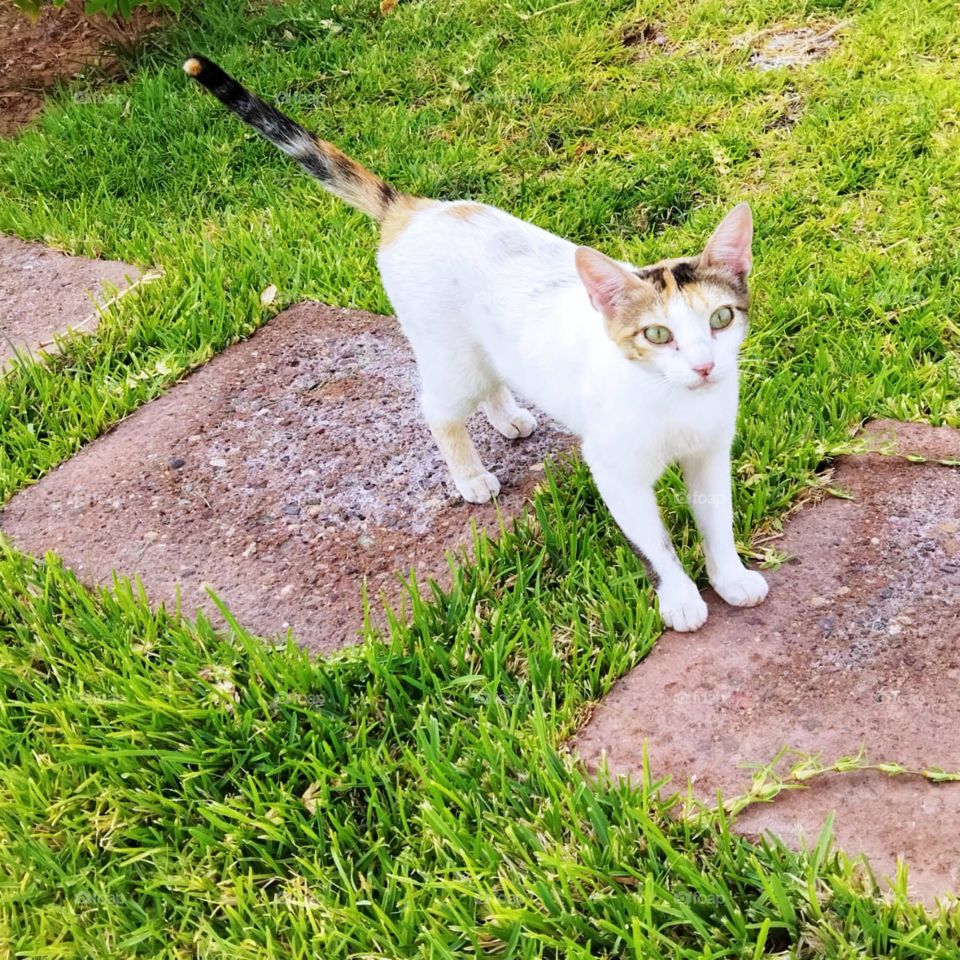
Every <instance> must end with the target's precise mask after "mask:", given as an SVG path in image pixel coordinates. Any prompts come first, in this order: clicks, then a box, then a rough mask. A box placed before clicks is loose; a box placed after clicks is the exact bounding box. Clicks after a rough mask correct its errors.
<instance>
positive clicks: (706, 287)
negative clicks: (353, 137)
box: [184, 57, 767, 630]
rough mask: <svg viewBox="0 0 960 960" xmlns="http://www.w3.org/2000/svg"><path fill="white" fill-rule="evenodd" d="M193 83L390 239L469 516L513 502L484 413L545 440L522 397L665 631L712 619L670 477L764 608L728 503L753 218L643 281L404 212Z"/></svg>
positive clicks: (251, 111)
mask: <svg viewBox="0 0 960 960" xmlns="http://www.w3.org/2000/svg"><path fill="white" fill-rule="evenodd" d="M184 70H185V71H186V72H187V73H188V74H189V75H190V76H191V77H193V78H194V79H195V80H197V81H198V82H199V83H201V84H202V85H203V86H204V87H206V88H207V89H208V90H209V91H210V92H211V93H213V95H214V96H216V97H217V98H218V99H219V100H221V101H222V102H223V103H224V104H225V105H226V106H227V107H228V108H229V109H230V110H232V111H233V112H234V113H235V114H237V116H239V117H240V118H241V119H242V120H245V121H246V122H247V123H249V124H251V125H252V126H253V127H255V128H256V129H257V130H258V131H259V132H260V133H261V134H262V135H263V136H264V137H266V139H267V140H269V141H270V142H271V143H273V144H275V145H276V146H277V147H279V148H280V149H281V150H282V151H283V152H284V153H286V154H288V155H289V156H291V157H292V158H293V159H295V160H297V161H298V162H299V163H300V164H301V165H302V166H303V167H305V168H306V169H307V170H308V171H309V172H310V173H312V174H313V175H314V176H315V177H317V178H318V179H319V180H320V182H321V184H322V185H323V186H324V187H325V188H326V189H327V190H329V191H330V192H331V193H333V194H335V195H336V196H338V197H340V198H341V199H343V200H345V201H346V202H347V203H349V204H351V205H352V206H354V207H356V208H358V209H359V210H362V211H363V212H364V213H366V214H368V215H369V216H371V217H373V218H374V219H375V220H378V221H379V222H380V224H381V228H382V241H381V245H380V251H379V256H378V262H379V266H380V273H381V276H382V278H383V285H384V288H385V290H386V292H387V295H388V296H389V298H390V301H391V303H392V304H393V307H394V309H395V310H396V314H397V319H398V320H399V322H400V325H401V327H402V328H403V331H404V333H405V334H406V336H407V338H408V339H409V341H410V343H411V345H412V347H413V352H414V354H415V356H416V360H417V366H418V369H419V373H420V379H421V383H422V386H421V395H420V403H421V406H422V408H423V413H424V416H425V417H426V420H427V423H428V424H429V426H430V430H431V432H432V433H433V436H434V438H435V439H436V442H437V446H438V447H439V449H440V452H441V453H442V454H443V458H444V460H445V461H446V463H447V466H448V467H449V468H450V473H451V476H452V478H453V482H454V483H455V484H456V487H457V490H459V491H460V494H461V495H462V496H463V498H464V499H465V500H469V501H470V502H471V503H483V502H485V501H487V500H489V499H490V498H491V497H493V496H496V494H497V493H498V492H499V490H500V484H499V482H498V481H497V478H496V477H495V476H494V475H493V474H492V473H490V472H489V471H488V470H487V469H486V468H485V467H484V465H483V463H482V462H481V461H480V457H479V456H478V454H477V451H476V448H475V447H474V445H473V442H472V441H471V439H470V436H469V435H468V433H467V429H466V426H465V422H466V420H467V418H468V417H469V416H471V415H472V414H473V413H474V412H475V411H476V410H477V408H478V407H479V408H480V409H482V410H483V412H484V413H485V414H486V416H487V419H488V420H489V421H490V423H491V424H492V425H493V426H494V428H496V429H497V430H498V431H499V432H500V433H502V434H503V435H504V436H505V437H509V438H516V437H526V436H529V435H530V434H531V433H532V432H533V430H534V428H535V427H536V425H537V421H536V420H535V418H534V417H533V415H532V414H531V413H530V411H529V410H525V409H524V408H523V407H521V406H519V405H518V403H517V401H516V400H515V399H514V395H513V393H512V392H511V388H512V387H515V388H516V389H518V390H519V391H521V392H522V393H523V395H524V396H526V397H529V398H530V400H532V401H533V402H534V403H536V405H537V406H538V407H539V408H540V409H542V410H544V411H545V412H546V413H548V414H549V415H550V416H552V417H554V418H555V419H556V420H558V421H559V422H560V423H562V424H564V425H565V426H566V427H567V428H569V429H570V430H571V431H572V432H574V433H575V434H577V436H579V437H580V438H581V440H582V444H583V456H584V458H585V460H586V462H587V463H588V465H589V466H590V469H591V471H592V473H593V477H594V479H595V481H596V483H597V487H598V489H599V491H600V493H601V495H602V496H603V499H604V500H605V501H606V503H607V506H608V507H609V508H610V511H611V512H612V514H613V516H614V518H615V519H616V521H617V523H618V524H619V525H620V527H621V528H622V530H623V532H624V533H625V534H626V536H627V537H628V538H629V539H630V541H631V542H632V543H633V545H634V546H635V547H636V549H637V550H639V551H640V552H641V554H642V555H643V557H644V559H645V561H646V563H647V567H648V569H649V570H650V573H651V578H652V580H653V582H654V585H655V587H656V591H657V596H658V598H659V603H660V614H661V617H662V618H663V621H664V623H665V624H666V625H667V626H672V627H673V628H674V629H676V630H696V629H697V628H698V627H700V626H701V625H702V624H703V622H704V621H705V620H706V617H707V607H706V604H705V603H704V602H703V599H702V598H701V596H700V592H699V590H698V589H697V587H696V585H695V584H694V582H693V581H692V580H691V579H690V577H689V576H688V575H687V574H686V572H685V571H684V569H683V567H682V566H681V564H680V562H679V560H678V559H677V555H676V553H675V552H674V549H673V546H672V544H671V542H670V540H669V538H668V536H667V533H666V530H665V529H664V526H663V523H662V521H661V519H660V514H659V511H658V509H657V503H656V500H655V498H654V484H655V483H656V481H657V479H658V477H659V476H660V475H661V474H662V473H663V470H664V468H665V467H666V466H667V465H668V464H670V463H674V462H677V463H679V464H680V466H681V468H682V470H683V474H684V478H685V481H686V484H687V493H688V497H689V501H690V505H691V507H692V509H693V513H694V515H695V517H696V520H697V524H698V526H699V527H700V530H701V532H702V533H703V540H704V552H705V555H706V563H707V575H708V577H709V579H710V583H711V584H712V585H713V587H714V589H715V590H716V591H717V593H719V594H720V596H721V597H723V599H724V600H726V601H727V603H731V604H734V605H736V606H752V605H753V604H757V603H760V601H762V600H763V598H764V597H765V596H766V593H767V583H766V581H765V580H764V578H763V576H762V575H761V574H760V573H758V572H756V571H752V570H748V569H746V568H745V567H744V566H743V564H742V563H741V561H740V558H739V556H738V555H737V550H736V547H735V545H734V539H733V530H732V525H733V509H732V500H731V489H730V445H731V441H732V439H733V434H734V425H735V421H736V414H737V389H738V386H737V381H738V373H737V354H738V351H739V348H740V344H741V342H742V341H743V338H744V335H745V334H746V330H747V303H748V300H747V274H748V273H749V272H750V267H751V262H752V260H751V240H752V232H753V227H752V220H751V216H750V209H749V207H748V206H747V205H746V204H745V203H741V204H739V205H738V206H736V207H734V208H733V210H731V211H730V213H729V214H727V216H726V218H725V219H724V220H723V221H722V222H721V223H720V225H719V226H718V227H717V228H716V230H715V231H714V233H713V235H712V236H711V237H710V239H709V240H708V242H707V245H706V247H704V249H703V251H702V252H701V253H700V254H698V255H697V256H693V257H683V258H679V259H673V260H664V261H661V262H660V263H656V264H654V265H653V266H648V267H642V268H638V267H635V266H633V265H632V264H629V263H623V262H620V261H616V260H611V259H610V258H609V257H606V256H604V255H603V254H602V253H599V252H598V251H596V250H593V249H591V248H590V247H578V246H576V245H575V244H573V243H570V242H569V241H567V240H564V239H561V238H560V237H557V236H554V235H553V234H550V233H547V232H546V231H545V230H541V229H540V228H539V227H535V226H533V225H531V224H529V223H525V222H524V221H522V220H518V219H516V218H515V217H512V216H510V215H509V214H507V213H504V212H503V211H501V210H498V209H496V208H495V207H489V206H486V205H484V204H480V203H473V202H466V201H453V202H445V201H444V202H441V201H435V200H427V199H423V198H421V197H412V196H409V195H407V194H404V193H402V192H400V191H399V190H397V189H395V188H394V187H392V186H390V185H389V184H387V183H384V181H382V180H381V179H380V178H379V177H377V176H375V175H374V174H373V173H371V172H370V171H369V170H366V169H365V168H364V167H362V166H360V164H358V163H357V162H356V161H354V160H352V159H350V158H349V157H347V156H346V155H344V154H343V153H341V151H340V150H338V149H337V148H336V147H334V146H333V145H332V144H329V143H327V142H326V141H324V140H320V139H319V138H317V137H316V136H314V135H313V134H312V133H310V132H309V131H307V130H305V129H304V128H303V127H301V126H300V125H299V124H297V123H295V122H294V121H293V120H291V119H289V118H288V117H286V116H284V115H283V114H281V113H280V112H278V111H277V110H276V109H275V108H274V107H272V106H270V105H269V104H267V103H264V102H263V101H262V100H260V99H259V98H258V97H256V96H254V95H253V94H251V93H250V92H249V91H247V90H245V89H244V88H243V87H242V86H240V84H239V83H237V82H236V81H235V80H234V79H233V78H232V77H229V76H228V75H227V74H226V73H224V72H223V70H221V69H220V67H218V66H217V65H216V64H214V63H211V62H210V61H209V60H206V59H204V58H202V57H191V58H190V59H189V60H187V61H186V63H185V64H184Z"/></svg>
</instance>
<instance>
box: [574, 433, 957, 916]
mask: <svg viewBox="0 0 960 960" xmlns="http://www.w3.org/2000/svg"><path fill="white" fill-rule="evenodd" d="M868 437H869V439H870V440H871V442H873V443H875V444H876V445H877V446H878V447H881V448H886V449H890V448H891V445H895V447H896V449H898V450H900V451H901V452H902V453H916V454H919V455H921V456H925V457H930V458H940V459H958V458H960V431H956V430H949V429H946V428H940V429H938V430H933V429H931V428H929V427H923V426H917V425H913V424H895V423H890V422H888V421H883V422H878V423H875V424H871V425H870V427H869V429H868ZM834 483H835V484H836V487H837V488H841V489H843V490H845V491H847V492H848V493H849V494H850V495H851V496H852V499H849V500H848V499H840V498H833V497H831V498H829V499H827V500H825V501H824V502H822V503H820V504H818V505H816V506H811V507H808V508H805V509H802V510H801V511H799V512H798V513H797V514H796V515H795V516H794V517H793V518H792V519H791V520H790V521H789V523H788V525H787V528H786V530H785V535H784V537H783V539H782V541H780V542H779V543H778V548H780V549H783V550H785V551H787V552H788V553H789V554H790V555H791V557H792V559H791V560H790V561H789V562H788V563H786V564H784V565H783V566H782V567H781V568H780V569H779V570H777V571H775V572H771V573H770V574H769V580H770V587H771V589H770V596H769V597H768V599H767V601H766V603H764V604H763V605H762V606H760V607H757V608H755V609H752V610H735V609H733V608H730V607H727V606H726V605H725V604H723V603H722V602H720V601H719V599H718V598H716V597H714V596H711V597H710V599H709V605H710V619H709V620H708V621H707V625H706V626H705V628H704V629H702V630H701V631H699V632H698V633H696V634H684V635H680V634H675V633H666V634H664V635H663V637H662V638H661V639H660V641H659V642H658V643H657V645H656V647H655V648H654V650H653V651H652V652H651V654H650V655H649V656H648V657H647V658H646V659H645V660H644V661H643V662H642V663H641V664H640V665H639V666H638V667H637V668H636V669H635V670H633V671H632V672H631V673H630V674H629V675H628V676H627V677H625V678H624V679H623V680H622V681H621V682H620V683H618V684H617V686H616V687H615V688H614V690H613V692H612V693H611V694H610V696H609V697H608V698H607V699H606V700H605V701H604V702H603V703H602V704H601V705H600V706H599V707H598V709H597V711H596V712H595V714H594V715H593V717H592V719H591V720H590V722H589V723H587V724H586V725H585V727H584V728H583V729H582V730H581V731H580V732H579V734H578V735H577V737H576V738H575V740H574V743H573V745H574V746H575V748H576V749H577V750H578V751H579V753H580V755H581V756H582V758H583V759H584V761H585V762H586V763H587V764H588V765H589V766H591V767H594V768H595V767H596V765H597V764H598V763H599V762H600V760H601V757H602V756H603V755H606V757H607V760H608V762H609V764H610V769H611V771H612V772H614V773H617V774H628V775H631V776H632V777H633V778H634V779H637V780H639V778H640V776H641V770H642V762H643V754H642V752H643V747H644V743H646V744H647V745H648V749H649V757H650V765H651V771H652V774H653V776H655V777H662V776H667V775H669V776H670V777H671V778H672V784H671V787H670V788H669V789H671V790H673V789H678V790H680V791H681V792H682V791H683V790H684V789H685V786H686V784H687V783H688V782H690V783H691V784H692V789H693V794H694V796H695V797H696V798H698V799H700V800H701V801H703V802H704V803H710V804H712V803H713V802H714V801H715V799H716V793H717V791H720V792H721V793H722V794H723V796H724V797H733V796H738V795H741V794H744V793H746V792H747V790H748V788H749V785H750V778H751V772H750V770H748V769H745V768H744V765H745V764H766V763H768V762H770V761H771V760H772V759H773V758H774V757H775V756H776V755H777V752H778V751H779V750H780V749H781V747H784V746H787V747H791V748H794V749H796V750H798V751H800V752H801V753H804V754H818V755H820V757H821V759H822V761H823V762H824V763H827V764H829V763H832V762H833V761H835V760H837V759H838V758H840V757H844V756H854V755H856V754H857V753H858V752H859V751H860V750H861V748H863V749H865V751H866V753H867V755H868V757H869V758H870V759H871V760H872V761H896V762H899V763H902V764H904V765H906V766H908V767H910V768H919V769H928V768H931V767H940V768H942V769H944V770H949V771H960V696H958V692H960V470H958V469H957V468H951V467H947V466H941V465H938V464H936V463H934V462H932V461H930V462H926V463H912V462H908V461H906V460H904V459H902V458H898V457H893V456H884V455H879V454H876V453H868V454H865V455H859V456H850V457H843V458H841V460H840V462H839V464H838V466H837V470H836V474H835V478H834ZM795 759H796V758H794V762H795ZM784 772H785V770H784ZM830 811H836V823H835V835H836V841H837V845H838V846H839V847H840V848H841V849H843V850H845V851H846V852H847V853H848V854H850V855H852V856H855V855H859V854H861V853H862V854H865V855H866V856H867V858H868V860H869V862H870V863H871V864H872V866H873V868H874V870H875V872H876V873H877V874H878V876H880V877H892V876H893V875H894V874H895V869H896V860H897V858H898V857H902V858H903V859H904V860H905V861H906V862H907V864H908V865H909V867H910V889H911V892H912V894H913V895H914V896H916V897H918V898H922V899H926V900H932V899H933V898H934V897H936V896H938V895H943V894H947V893H953V894H955V895H956V894H958V893H960V783H945V784H933V783H930V782H928V781H927V780H925V779H923V778H920V777H911V776H901V777H896V778H894V777H891V776H887V775H884V774H881V773H871V772H861V773H855V774H845V775H829V774H828V775H825V776H823V777H821V778H817V779H814V780H813V781H811V782H810V786H809V787H808V788H807V789H803V790H797V791H789V792H785V793H782V794H780V796H779V797H778V798H777V799H776V800H775V801H774V802H773V803H769V804H761V805H757V806H753V807H750V808H748V809H747V810H746V811H745V812H744V813H742V814H741V815H740V817H739V818H738V819H737V820H736V821H735V824H734V825H735V828H736V829H738V830H740V831H742V832H743V833H745V834H748V835H757V834H760V833H763V832H765V831H768V830H769V831H772V832H773V833H775V834H777V835H779V836H780V837H781V838H782V839H784V840H785V841H786V842H788V843H792V844H799V843H801V842H803V838H806V840H807V842H809V843H811V844H812V843H815V842H816V840H817V837H818V835H819V831H820V828H821V826H822V824H823V821H824V819H825V817H826V816H827V814H828V813H829V812H830Z"/></svg>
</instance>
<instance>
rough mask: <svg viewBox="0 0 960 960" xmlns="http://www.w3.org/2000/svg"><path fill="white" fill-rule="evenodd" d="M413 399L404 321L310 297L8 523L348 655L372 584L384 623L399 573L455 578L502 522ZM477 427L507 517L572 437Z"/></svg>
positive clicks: (33, 496)
mask: <svg viewBox="0 0 960 960" xmlns="http://www.w3.org/2000/svg"><path fill="white" fill-rule="evenodd" d="M415 394H416V367H415V364H414V360H413V356H412V354H411V352H410V349H409V347H408V345H407V343H406V341H405V340H404V338H403V335H402V333H401V332H400V330H399V328H398V327H397V325H396V322H395V321H394V320H393V319H392V318H389V317H378V316H373V315H371V314H367V313H361V312H358V311H344V310H335V309H332V308H330V307H326V306H323V305H322V304H316V303H303V304H299V305H297V306H295V307H292V308H291V309H289V310H286V311H284V312H283V313H282V314H280V315H279V316H277V317H275V318H274V319H273V320H271V321H270V322H269V323H268V324H267V325H266V326H265V327H264V328H262V329H261V330H260V331H258V332H257V333H256V334H255V335H254V336H253V337H251V338H250V339H249V340H247V341H246V342H244V343H241V344H238V345H236V346H234V347H232V348H230V349H229V350H227V351H225V352H224V353H222V354H220V355H219V356H217V357H215V358H214V359H213V360H212V361H210V363H208V364H207V365H206V366H205V367H203V368H202V369H200V370H198V371H197V372H196V373H195V374H193V375H192V376H190V377H189V378H188V379H187V380H185V381H184V382H183V383H181V384H179V385H178V386H176V387H175V388H174V389H172V390H171V391H170V392H169V393H167V394H165V395H164V396H162V397H160V398H159V399H157V400H155V401H153V402H152V403H150V404H148V405H146V406H145V407H143V408H141V409H140V410H139V411H137V412H136V413H135V414H134V415H133V416H132V417H130V418H129V419H128V420H126V421H124V422H123V423H122V424H120V425H119V426H118V427H117V428H115V429H114V430H113V431H112V432H111V433H109V434H107V435H105V436H103V437H100V438H99V439H98V440H96V441H94V442H93V443H91V444H90V445H89V446H88V447H86V448H84V449H83V450H82V451H81V452H80V453H79V454H77V456H75V457H74V458H73V459H72V460H70V461H69V462H68V463H65V464H63V465H62V466H61V467H59V468H58V469H57V470H55V471H54V472H53V473H51V474H50V475H49V476H47V477H45V478H44V479H43V480H41V481H40V482H39V483H37V484H36V485H35V486H33V487H30V488H28V489H26V490H24V491H22V492H21V493H19V494H18V495H17V496H15V497H14V498H13V499H12V500H11V501H10V502H9V503H8V505H7V506H6V508H5V509H4V510H3V511H2V512H0V530H2V531H3V532H4V533H5V534H7V535H8V536H9V537H10V538H11V539H12V540H13V541H14V543H16V545H17V546H19V547H20V548H21V549H24V550H27V551H30V552H33V553H38V554H42V553H43V552H44V551H46V550H53V551H55V552H56V553H58V554H59V555H60V556H61V557H63V559H64V560H65V562H66V563H67V564H68V565H69V566H71V567H72V568H73V569H75V570H76V571H77V572H78V573H79V574H80V576H81V577H83V578H84V579H85V580H86V581H88V582H91V583H98V584H108V583H109V582H110V581H111V578H112V575H113V571H114V570H116V571H118V572H119V573H121V574H125V575H127V576H134V575H137V576H139V577H140V578H141V579H142V581H143V583H144V585H145V587H146V590H147V593H148V595H149V596H150V598H151V599H152V600H153V601H154V602H157V603H159V602H164V603H167V604H171V603H173V602H174V601H175V599H176V596H177V593H178V591H179V593H180V596H181V598H182V603H183V608H184V610H185V611H187V612H193V611H194V610H196V609H203V610H205V611H206V612H207V613H208V614H210V615H211V616H214V618H215V619H216V618H217V614H216V609H215V607H214V605H213V604H212V602H211V601H210V599H209V596H208V595H207V591H206V587H207V586H209V587H211V588H212V589H213V590H214V591H215V592H216V593H217V595H218V596H219V597H220V598H221V599H222V600H223V601H225V602H226V603H227V604H228V606H229V607H230V608H231V609H232V611H233V612H234V614H235V615H236V616H237V617H238V619H239V620H240V622H241V623H243V624H244V625H245V626H247V627H249V628H250V629H252V630H254V631H256V632H257V633H259V634H261V635H264V636H271V635H275V634H277V633H279V632H281V631H284V630H285V629H286V628H287V627H288V626H289V627H291V628H292V630H293V634H294V636H295V637H296V639H297V640H299V641H300V642H303V643H305V644H307V645H309V646H310V647H311V648H313V649H315V650H321V651H329V650H334V649H336V648H337V647H339V646H342V645H343V644H345V643H349V642H351V641H355V640H356V639H357V637H358V630H359V628H360V627H361V625H362V621H363V616H362V605H361V588H362V585H363V583H364V581H366V584H367V588H368V595H369V597H370V599H371V605H372V607H373V608H374V613H375V614H379V613H380V611H381V610H382V608H381V605H380V603H379V602H378V598H379V597H380V595H381V594H383V595H384V596H385V597H386V598H387V599H388V600H389V601H390V602H391V603H392V604H393V605H394V606H396V604H397V603H398V602H399V600H400V598H401V596H402V594H403V590H402V584H401V582H400V580H399V579H398V577H397V574H402V575H404V576H405V575H407V574H409V571H410V569H411V568H415V569H416V571H417V575H418V579H419V582H420V583H424V582H425V581H426V579H427V578H428V577H432V578H434V579H437V580H439V581H443V582H446V580H447V577H448V567H447V563H446V560H445V552H446V551H448V550H455V549H458V548H462V547H465V546H469V544H470V543H471V536H472V534H471V523H472V522H475V523H476V524H477V527H478V528H480V529H482V530H486V531H487V532H489V533H491V534H494V535H495V534H496V533H497V532H498V530H499V522H498V520H497V514H496V509H495V508H494V506H492V505H490V504H485V505H483V506H474V505H469V504H464V503H462V502H461V501H460V500H459V497H457V496H456V493H455V491H454V490H453V488H452V485H450V484H449V481H448V479H447V473H446V468H445V466H444V465H443V463H442V461H441V459H440V456H439V454H438V453H437V451H436V448H435V446H434V443H433V439H432V438H431V436H430V432H429V430H428V429H427V427H426V425H425V424H424V423H423V422H422V419H421V416H420V412H419V408H418V406H417V403H416V399H415ZM471 430H472V433H473V436H474V438H475V439H476V441H477V446H478V449H479V450H480V453H481V456H482V457H483V459H484V462H485V463H486V465H487V466H488V468H490V469H491V470H493V471H494V473H496V474H497V476H498V477H499V478H500V481H501V483H502V485H503V491H502V494H501V497H500V500H499V506H500V509H501V511H502V514H503V516H504V518H505V519H506V520H509V518H510V517H513V516H515V515H516V514H518V513H519V512H520V510H521V509H522V507H523V506H524V504H525V502H526V498H527V496H528V495H529V494H530V492H531V491H532V489H533V487H534V486H535V485H536V483H537V482H538V481H539V480H540V479H542V476H543V473H542V469H543V467H542V464H543V459H544V457H545V456H546V455H547V454H548V453H561V452H563V451H564V450H566V449H569V448H570V447H571V445H572V443H573V441H572V439H571V438H569V437H567V436H564V435H563V434H561V433H560V432H559V430H557V429H556V428H554V427H552V426H551V424H550V423H549V421H545V419H544V418H541V421H540V426H539V427H538V429H537V431H536V432H535V433H534V435H533V436H532V437H530V438H529V439H526V440H518V441H510V440H506V439H504V438H503V437H502V436H500V435H499V434H497V433H495V432H494V431H493V430H492V429H491V428H490V427H489V426H488V425H487V424H486V422H485V421H484V420H483V418H482V417H477V418H475V419H474V421H473V422H472V424H471ZM378 618H379V619H382V617H378Z"/></svg>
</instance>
